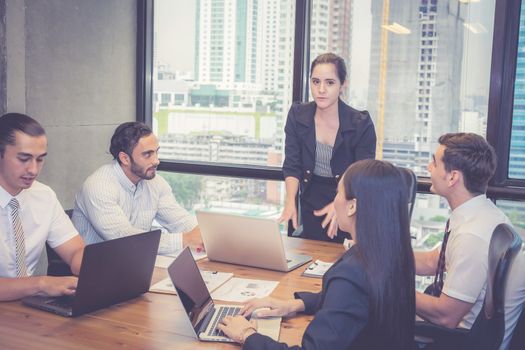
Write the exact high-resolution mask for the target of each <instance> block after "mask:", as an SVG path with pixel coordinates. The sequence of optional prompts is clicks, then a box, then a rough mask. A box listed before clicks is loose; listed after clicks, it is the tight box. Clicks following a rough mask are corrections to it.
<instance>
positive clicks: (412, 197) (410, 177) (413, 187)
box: [397, 167, 417, 220]
mask: <svg viewBox="0 0 525 350" xmlns="http://www.w3.org/2000/svg"><path fill="white" fill-rule="evenodd" d="M397 168H398V169H399V171H400V172H401V174H402V175H403V177H404V178H405V182H406V185H407V194H408V219H409V220H410V219H411V218H412V212H413V211H414V204H415V203H416V193H417V176H416V174H415V173H414V172H413V171H412V170H410V169H408V168H402V167H397Z"/></svg>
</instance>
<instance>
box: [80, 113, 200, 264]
mask: <svg viewBox="0 0 525 350" xmlns="http://www.w3.org/2000/svg"><path fill="white" fill-rule="evenodd" d="M158 150H159V142H158V140H157V138H156V137H155V135H154V134H153V133H152V131H151V129H150V127H149V126H147V125H145V124H143V123H139V122H127V123H123V124H121V125H119V126H118V127H117V129H116V130H115V133H114V134H113V137H112V138H111V146H110V149H109V151H110V153H111V154H112V155H113V158H114V160H113V162H111V163H109V164H106V165H103V166H102V167H100V168H99V169H97V170H96V171H95V172H94V173H93V174H91V175H90V176H89V177H88V178H87V179H86V181H85V182H84V184H83V186H82V188H81V189H80V192H79V193H78V194H77V196H76V198H75V209H74V211H73V217H72V220H73V223H74V225H75V227H76V228H77V229H78V231H79V232H80V234H81V235H82V237H83V238H84V240H85V241H86V244H91V243H96V242H100V241H104V240H109V239H114V238H118V237H123V236H127V235H133V234H137V233H141V232H145V231H149V230H150V229H151V227H152V225H153V221H154V220H156V221H157V223H159V224H160V225H161V226H162V227H164V228H165V229H166V230H167V232H163V234H162V235H161V241H160V246H159V253H161V254H169V253H173V252H174V251H176V250H178V249H181V248H182V246H183V245H189V244H191V245H197V246H198V247H200V244H201V241H200V232H199V229H198V227H197V221H196V219H195V217H194V216H192V215H190V214H189V213H188V212H187V211H186V210H185V209H184V208H183V207H181V206H180V205H179V203H177V201H176V200H175V197H174V196H173V193H172V191H171V188H170V186H169V184H168V183H167V182H166V180H164V179H163V178H162V177H161V176H155V175H156V170H157V166H158V165H159V163H160V162H159V158H158V154H157V153H158Z"/></svg>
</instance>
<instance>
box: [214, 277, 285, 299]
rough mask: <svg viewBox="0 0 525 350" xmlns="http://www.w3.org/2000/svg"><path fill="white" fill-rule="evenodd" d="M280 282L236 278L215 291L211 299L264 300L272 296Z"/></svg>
mask: <svg viewBox="0 0 525 350" xmlns="http://www.w3.org/2000/svg"><path fill="white" fill-rule="evenodd" d="M278 284H279V282H277V281H265V280H252V279H246V278H237V277H234V278H232V279H231V280H229V281H228V282H227V283H225V284H224V285H222V287H220V288H219V289H217V290H215V291H214V292H213V293H212V294H211V297H212V299H215V300H222V301H232V302H241V303H242V302H245V301H246V300H249V299H252V298H263V297H266V296H268V295H270V294H271V293H272V292H273V290H274V289H275V287H277V285H278Z"/></svg>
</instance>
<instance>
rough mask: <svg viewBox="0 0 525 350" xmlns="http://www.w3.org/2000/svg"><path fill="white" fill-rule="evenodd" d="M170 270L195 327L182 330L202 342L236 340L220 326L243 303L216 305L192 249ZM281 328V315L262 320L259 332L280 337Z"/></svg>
mask: <svg viewBox="0 0 525 350" xmlns="http://www.w3.org/2000/svg"><path fill="white" fill-rule="evenodd" d="M168 273H169V275H170V278H171V281H172V283H173V286H175V290H176V291H177V295H178V300H180V302H181V304H182V306H183V307H184V310H185V312H186V315H187V320H188V321H189V322H188V323H189V324H191V327H185V329H179V331H181V332H184V331H187V334H185V335H188V336H193V337H196V338H197V339H199V340H202V341H217V342H233V340H232V339H230V338H228V337H226V336H225V335H224V334H223V333H222V331H220V330H218V329H217V325H218V323H219V322H220V321H221V320H222V319H223V318H224V317H225V316H228V315H229V316H234V315H237V314H238V313H239V311H240V310H241V306H240V305H233V304H230V305H228V304H214V302H213V300H212V299H211V296H210V292H208V288H206V284H205V283H204V280H203V279H202V276H201V274H200V272H199V268H198V267H197V264H196V263H195V260H194V259H193V256H192V255H191V252H190V249H189V248H186V249H184V250H183V251H182V252H181V253H180V254H179V256H177V258H175V260H174V261H173V263H172V264H171V265H170V266H169V267H168ZM280 328H281V318H280V317H273V318H270V319H259V320H258V331H259V333H262V334H265V335H268V336H270V337H271V338H273V339H275V340H278V339H279V331H280ZM188 329H189V332H188Z"/></svg>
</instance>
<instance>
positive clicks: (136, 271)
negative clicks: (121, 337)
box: [22, 230, 160, 317]
mask: <svg viewBox="0 0 525 350" xmlns="http://www.w3.org/2000/svg"><path fill="white" fill-rule="evenodd" d="M159 241H160V230H155V231H150V232H145V233H140V234H136V235H131V236H127V237H122V238H117V239H113V240H109V241H105V242H100V243H95V244H91V245H88V246H86V247H85V249H84V257H83V258H82V265H81V268H80V274H79V276H78V285H77V290H76V293H75V295H74V296H61V297H45V296H31V297H27V298H24V299H22V303H23V304H25V305H28V306H31V307H35V308H38V309H42V310H45V311H50V312H54V313H56V314H58V315H61V316H68V317H71V316H79V315H82V314H85V313H88V312H91V311H94V310H98V309H102V308H104V307H108V306H111V305H114V304H117V303H120V302H123V301H126V300H129V299H132V298H135V297H137V296H139V295H141V294H143V293H145V292H147V291H148V290H149V287H150V284H151V276H152V274H153V269H154V267H155V258H156V256H157V251H158V248H159Z"/></svg>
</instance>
